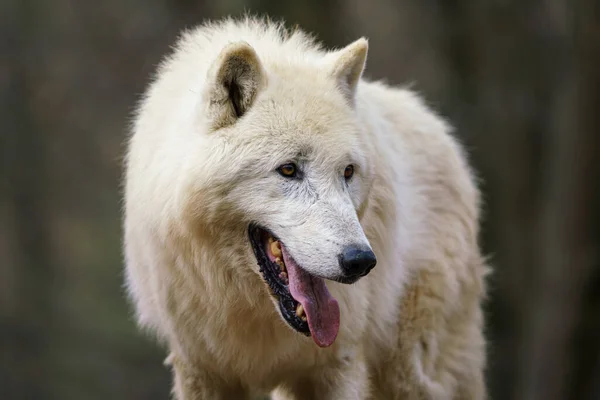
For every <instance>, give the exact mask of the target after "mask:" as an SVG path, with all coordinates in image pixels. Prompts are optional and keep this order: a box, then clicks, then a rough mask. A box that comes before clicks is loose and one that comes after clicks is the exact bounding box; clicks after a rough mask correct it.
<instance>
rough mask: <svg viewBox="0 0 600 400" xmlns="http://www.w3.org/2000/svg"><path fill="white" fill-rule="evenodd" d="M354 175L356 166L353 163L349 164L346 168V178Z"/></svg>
mask: <svg viewBox="0 0 600 400" xmlns="http://www.w3.org/2000/svg"><path fill="white" fill-rule="evenodd" d="M352 175H354V166H352V165H348V166H347V167H346V169H345V170H344V178H346V180H348V179H350V178H352Z"/></svg>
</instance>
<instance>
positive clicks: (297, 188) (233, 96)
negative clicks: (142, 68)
mask: <svg viewBox="0 0 600 400" xmlns="http://www.w3.org/2000/svg"><path fill="white" fill-rule="evenodd" d="M366 55H367V41H366V40H365V39H360V40H358V41H356V42H354V43H352V44H350V45H349V46H347V47H346V48H343V49H341V50H338V51H335V52H331V53H327V54H326V55H323V56H322V57H320V58H319V59H303V58H302V57H303V56H302V55H298V59H297V60H293V61H292V62H291V61H290V60H289V59H285V60H282V61H277V58H276V57H273V55H271V58H270V59H268V60H265V61H266V62H265V63H264V64H263V61H262V60H261V59H260V57H259V56H258V54H257V52H256V51H255V49H254V48H253V47H252V46H250V45H249V44H248V43H245V42H238V43H232V44H229V45H228V46H226V47H225V48H224V49H223V50H222V51H221V53H220V55H219V56H218V57H217V59H216V60H215V61H214V62H213V64H212V66H211V67H210V69H209V70H208V75H207V80H206V84H205V85H204V91H203V93H202V101H201V102H200V104H199V107H200V110H199V112H197V114H198V115H199V116H200V117H199V119H198V121H197V124H198V125H200V126H202V127H203V129H204V130H205V131H206V132H207V133H206V141H207V143H206V146H207V148H210V149H211V151H210V154H206V156H205V157H206V159H205V160H204V161H205V162H203V163H202V171H201V174H200V175H202V176H203V177H204V178H203V183H202V184H200V183H198V182H196V184H197V185H198V186H199V189H198V191H204V192H206V191H208V190H213V191H214V192H215V193H218V194H219V206H218V207H216V208H218V209H219V210H220V211H221V216H220V217H219V218H213V219H212V220H213V221H215V222H217V223H219V224H225V225H229V226H230V227H240V226H243V227H244V229H246V230H247V232H248V236H247V237H248V238H249V239H250V240H249V241H250V242H251V245H249V246H248V249H250V248H251V247H253V250H254V256H255V257H256V259H255V260H252V261H253V262H251V263H250V265H251V266H252V267H253V268H255V269H256V270H257V271H258V270H259V268H260V271H261V272H262V273H263V276H265V274H267V275H280V276H279V278H280V279H281V282H279V283H283V284H284V286H285V285H286V284H289V288H290V289H289V290H290V291H291V292H292V293H291V294H292V296H291V297H293V298H294V299H295V300H297V301H298V302H300V303H302V301H301V300H300V299H298V298H297V297H302V293H300V292H301V291H302V290H303V289H302V288H301V287H297V288H295V289H294V285H296V286H302V285H303V284H304V283H306V281H307V279H308V280H310V279H313V280H314V279H329V280H335V281H338V282H343V283H352V282H355V281H356V280H357V279H359V278H360V277H362V276H364V275H366V274H367V273H368V272H369V271H370V270H371V268H373V267H374V265H375V262H376V260H375V255H374V254H373V252H372V250H371V247H370V244H369V241H368V240H367V237H366V236H365V233H364V231H363V228H362V227H361V224H360V216H361V213H362V211H363V210H364V208H365V207H366V203H367V198H368V195H369V190H370V185H371V183H370V182H371V175H372V171H371V164H370V160H369V159H368V158H367V157H366V154H368V153H369V152H368V151H366V150H367V149H366V147H367V146H369V144H368V143H366V142H365V141H364V140H363V138H364V134H362V133H361V132H362V130H363V129H364V127H363V126H361V123H360V122H359V120H358V119H357V118H356V107H357V105H356V101H355V95H356V92H357V86H358V82H359V80H360V77H361V75H362V71H363V69H364V66H365V60H366ZM313 56H314V55H313ZM304 57H309V56H307V55H304ZM265 65H266V66H268V68H266V67H265ZM200 198H202V195H201V196H200ZM199 202H201V200H199ZM213 211H214V210H213ZM200 213H201V214H205V215H207V214H208V211H207V210H203V211H200ZM273 242H277V243H279V246H280V248H281V251H282V252H283V254H281V252H278V251H277V250H275V253H273V252H271V251H270V248H269V246H270V244H272V243H273ZM250 254H252V253H251V252H250ZM278 258H279V259H278ZM276 263H279V264H280V265H281V266H280V269H275V268H276ZM266 264H270V265H266ZM284 264H285V265H284ZM286 266H287V269H286ZM296 267H297V268H296ZM294 268H296V269H295V270H294V271H292V270H291V269H294ZM281 269H283V272H284V274H283V276H281V274H280V272H281ZM288 273H289V274H290V275H289V276H287V274H288ZM298 274H301V275H302V276H299V275H298ZM292 275H294V276H292ZM305 275H307V276H309V277H308V278H307V277H306V276H305ZM303 276H304V278H303ZM271 278H272V277H271ZM271 278H269V277H265V279H266V280H267V281H268V283H269V284H270V285H271V289H272V291H274V292H275V293H278V292H279V291H281V292H282V293H279V295H280V296H284V295H285V293H283V292H285V289H281V290H279V289H278V288H277V285H278V283H277V282H275V283H274V282H269V279H271ZM274 279H277V276H276V277H275V278H274ZM303 279H304V280H303ZM294 280H296V281H294ZM304 289H306V288H304ZM313 289H314V288H313ZM294 290H296V292H298V291H300V292H298V293H299V294H298V293H297V294H296V295H294V293H293V292H294ZM315 290H317V289H315ZM319 290H320V289H319ZM325 290H326V289H325ZM280 300H281V299H280ZM287 300H290V299H287ZM313 300H314V299H313ZM290 301H291V300H290ZM307 301H308V300H307ZM290 304H291V303H290ZM294 304H295V303H294ZM307 304H308V303H307ZM289 307H293V304H292V305H291V306H290V305H288V307H287V308H289ZM309 307H310V305H309ZM336 307H337V306H336ZM288 311H289V310H288ZM307 312H308V310H307ZM332 312H335V310H333V311H332ZM338 313H339V312H338ZM310 318H311V316H310V314H309V315H308V319H309V321H308V322H309V324H310ZM304 321H305V319H304ZM288 322H289V321H288ZM297 322H298V324H301V321H300V320H298V321H297ZM315 329H317V328H315ZM311 331H312V329H311ZM313 336H314V332H313ZM329 339H330V338H329ZM329 339H328V338H326V339H325V340H324V342H327V341H328V340H329Z"/></svg>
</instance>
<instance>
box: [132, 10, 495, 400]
mask: <svg viewBox="0 0 600 400" xmlns="http://www.w3.org/2000/svg"><path fill="white" fill-rule="evenodd" d="M366 51H367V42H366V41H365V40H364V39H361V40H359V41H357V42H355V43H353V44H352V45H350V46H348V47H347V48H346V49H342V50H338V51H334V52H326V51H324V50H322V49H321V48H320V47H319V46H318V45H316V44H315V43H314V42H313V41H312V40H311V39H310V38H309V37H308V36H306V35H305V34H304V33H302V32H300V31H295V32H291V33H287V32H285V31H284V30H283V29H282V28H281V27H280V26H279V25H276V24H273V23H269V22H263V21H259V20H253V19H244V20H226V21H223V22H220V23H216V24H209V25H204V26H201V27H199V28H197V29H195V30H193V31H190V32H187V33H185V34H184V35H183V36H182V38H181V40H180V41H179V43H178V45H177V46H176V49H175V51H174V53H173V54H172V55H171V56H170V57H169V58H168V59H167V60H166V61H165V62H164V63H163V64H162V65H161V66H160V68H159V70H158V73H157V76H156V79H155V80H154V81H153V83H152V85H151V86H150V88H149V90H148V92H147V94H146V96H145V97H144V99H143V101H142V102H141V106H140V108H139V112H138V114H137V116H136V118H135V124H134V128H133V135H132V137H131V141H130V143H129V149H128V156H127V168H126V190H125V200H126V204H125V253H126V263H127V282H128V288H129V292H130V294H131V297H132V299H133V301H134V302H135V305H136V310H137V316H138V320H139V322H140V324H141V325H142V326H144V327H146V328H149V329H150V330H151V331H153V332H155V333H156V334H157V335H158V336H159V338H160V339H161V340H163V341H164V343H165V344H166V346H168V349H169V352H170V356H169V357H168V363H169V364H170V365H172V367H173V370H174V376H175V384H174V393H175V396H176V397H177V398H178V399H180V400H184V399H185V400H190V399H243V398H246V396H249V395H250V394H252V393H255V392H270V391H274V396H275V398H278V399H284V398H285V399H292V398H294V399H309V398H315V399H317V398H318V399H482V398H484V397H485V388H484V383H483V377H482V376H483V375H482V373H483V369H484V363H485V346H484V339H483V335H482V324H483V321H482V312H481V309H480V302H481V300H482V297H483V295H484V284H483V278H484V275H485V273H486V271H487V269H486V267H485V264H484V262H483V260H482V257H481V255H480V250H479V248H478V244H477V236H478V218H479V194H478V190H477V189H476V187H475V185H474V180H473V178H472V175H471V173H470V170H469V167H468V165H467V162H466V159H465V156H464V154H463V151H462V149H461V147H460V146H459V144H457V142H456V141H455V140H454V139H453V138H452V137H451V136H450V134H449V127H448V126H447V125H446V124H445V123H444V122H443V121H442V120H441V119H440V118H438V117H437V116H436V115H435V114H434V113H433V112H432V111H431V110H430V109H429V108H428V107H427V106H426V105H425V104H424V103H423V101H422V100H421V99H420V98H419V97H418V96H417V95H416V94H415V93H412V92H411V91H408V90H405V89H399V88H392V87H389V86H386V85H384V84H382V83H376V82H366V81H364V80H363V79H361V78H360V75H361V73H362V68H363V66H364V58H365V56H366ZM231 54H234V55H236V56H235V57H232V56H231ZM228 57H229V58H228ZM236 57H237V58H236ZM224 59H229V60H230V61H231V60H233V61H231V63H229V64H227V65H225V66H223V65H224V64H223V60H224ZM238 62H239V63H241V65H242V67H239V65H238V64H237V63H238ZM243 66H245V67H246V69H243ZM219 68H221V69H219ZM227 68H233V69H232V70H228V69H227ZM236 68H237V69H239V68H241V69H239V71H242V72H243V73H244V74H246V75H243V76H242V75H240V82H241V84H242V85H243V88H244V90H245V92H244V93H245V95H246V96H245V97H244V93H243V96H242V97H243V99H242V100H243V101H245V102H246V103H244V104H243V107H244V109H243V110H244V114H243V115H242V116H241V117H237V116H236V114H235V112H234V111H233V108H231V104H230V103H227V95H226V94H224V93H226V92H223V91H222V87H221V86H219V83H220V82H221V81H220V80H219V79H221V77H224V76H225V77H228V76H230V75H228V74H234V75H235V74H236V73H238V72H239V71H238V70H237V69H236ZM236 71H237V72H236ZM242 72H240V74H241V73H242ZM232 76H233V75H232ZM227 79H229V78H227ZM211 99H212V100H214V101H211ZM228 107H229V108H228ZM299 153H300V158H301V159H300V160H299V163H301V165H302V166H303V168H305V169H306V175H305V177H304V180H303V181H300V182H298V181H294V182H290V181H289V180H286V178H283V177H281V176H280V175H278V174H277V173H276V172H275V169H276V168H277V166H279V165H281V164H283V163H285V162H286V161H289V160H296V156H297V155H298V154H299ZM348 164H353V165H355V170H356V172H355V176H354V177H353V178H352V179H351V180H350V181H349V183H348V184H345V183H344V180H343V171H344V168H345V166H346V165H348ZM250 222H258V223H260V224H261V225H264V226H267V227H269V228H270V229H272V230H274V231H275V233H276V234H277V235H278V236H279V237H280V238H281V240H282V241H283V242H284V243H285V245H286V247H287V248H288V249H289V251H290V253H291V254H292V255H293V256H294V258H295V259H296V260H297V261H298V263H299V264H300V265H301V266H302V267H303V268H305V269H306V270H308V271H309V272H311V273H314V274H317V275H320V276H323V277H330V278H334V277H336V276H338V275H339V273H340V271H339V267H338V264H337V256H338V254H339V251H340V249H341V248H342V247H343V246H344V245H346V244H349V243H354V242H361V243H363V244H366V245H370V246H371V247H372V249H373V251H374V252H375V254H376V256H377V260H378V261H377V266H376V267H375V268H374V269H373V271H371V273H370V274H369V275H367V276H366V277H364V278H362V279H361V280H360V281H359V282H357V283H356V284H353V285H344V284H340V283H335V282H332V281H327V285H328V287H329V289H330V291H331V292H332V294H333V296H334V297H335V298H336V299H337V300H338V302H339V305H340V310H341V326H340V331H339V335H338V337H337V340H336V341H335V343H334V344H333V345H332V346H331V347H328V348H319V347H317V346H316V345H315V343H314V342H313V341H312V340H311V338H307V337H304V336H302V335H300V334H298V333H296V332H294V331H293V330H292V329H291V328H289V326H288V325H287V324H286V323H285V322H284V321H283V319H282V318H281V317H280V315H279V312H278V309H277V307H276V306H275V305H274V302H273V299H272V297H271V296H270V294H269V292H268V290H267V287H266V285H265V283H264V281H263V279H262V278H261V276H260V275H259V273H258V267H257V264H256V258H255V257H254V255H253V253H252V250H251V247H250V244H249V241H248V234H247V228H248V224H249V223H250Z"/></svg>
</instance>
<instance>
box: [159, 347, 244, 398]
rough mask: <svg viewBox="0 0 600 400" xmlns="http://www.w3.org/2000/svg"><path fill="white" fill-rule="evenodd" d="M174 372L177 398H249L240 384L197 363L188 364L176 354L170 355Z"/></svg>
mask: <svg viewBox="0 0 600 400" xmlns="http://www.w3.org/2000/svg"><path fill="white" fill-rule="evenodd" d="M169 363H170V364H171V365H172V368H173V374H174V381H175V383H174V386H173V396H174V399H175V400H229V399H240V400H246V399H248V398H249V397H248V393H247V392H246V391H245V390H244V389H243V388H242V386H241V385H240V384H236V383H233V382H225V381H224V380H223V379H222V378H221V377H219V376H218V375H216V374H214V373H211V372H209V370H207V369H205V368H202V367H200V366H195V365H187V364H184V363H183V362H182V361H180V360H178V359H177V358H176V357H174V356H170V357H169Z"/></svg>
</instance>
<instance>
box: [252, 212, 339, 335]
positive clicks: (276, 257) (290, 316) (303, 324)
mask: <svg viewBox="0 0 600 400" xmlns="http://www.w3.org/2000/svg"><path fill="white" fill-rule="evenodd" d="M248 234H249V237H250V243H251V244H252V248H253V250H254V255H255V256H256V260H257V262H258V266H259V269H260V272H261V274H262V276H263V279H264V280H265V282H266V283H267V285H268V286H269V288H270V290H271V295H272V296H273V297H274V298H275V299H276V300H277V301H278V303H279V311H280V312H281V315H282V316H283V319H284V320H285V321H286V322H287V323H288V325H289V326H291V327H292V328H293V329H294V330H296V331H298V332H300V333H302V334H304V335H306V336H312V338H313V340H314V341H315V343H316V344H317V345H319V346H321V347H327V346H330V345H331V344H333V342H334V341H335V338H336V337H337V334H338V330H339V325H340V309H339V306H338V303H337V301H336V300H335V299H334V298H333V297H332V296H331V294H330V293H329V290H328V289H327V286H326V285H325V281H324V280H323V279H322V278H319V277H317V276H314V275H311V274H309V273H308V272H306V271H305V270H304V269H302V268H301V267H300V266H299V265H298V264H296V262H295V261H294V259H293V258H292V257H291V256H290V254H289V253H288V251H287V249H286V247H285V245H284V244H283V242H282V241H281V240H279V238H277V237H276V236H274V235H273V234H272V233H271V232H269V231H268V230H267V229H265V228H261V227H259V226H257V225H254V224H251V225H250V226H249V227H248Z"/></svg>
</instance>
